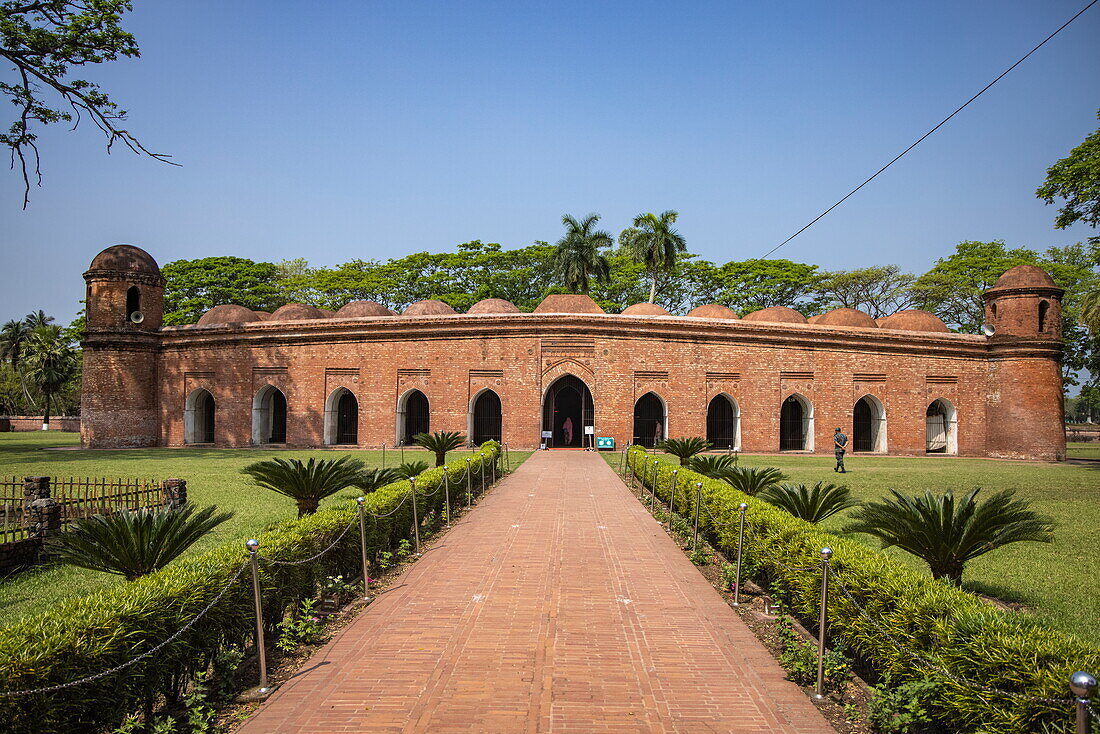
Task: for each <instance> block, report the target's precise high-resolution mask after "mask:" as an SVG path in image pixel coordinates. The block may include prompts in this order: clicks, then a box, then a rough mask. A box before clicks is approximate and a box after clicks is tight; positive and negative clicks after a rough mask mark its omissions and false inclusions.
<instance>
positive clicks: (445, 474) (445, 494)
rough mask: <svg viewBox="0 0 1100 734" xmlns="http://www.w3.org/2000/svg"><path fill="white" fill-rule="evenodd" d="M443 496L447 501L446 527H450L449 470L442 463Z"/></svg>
mask: <svg viewBox="0 0 1100 734" xmlns="http://www.w3.org/2000/svg"><path fill="white" fill-rule="evenodd" d="M443 497H444V499H445V501H446V502H447V527H451V471H450V469H448V468H447V465H446V464H444V465H443Z"/></svg>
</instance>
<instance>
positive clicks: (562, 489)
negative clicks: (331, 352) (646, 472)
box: [239, 451, 833, 734]
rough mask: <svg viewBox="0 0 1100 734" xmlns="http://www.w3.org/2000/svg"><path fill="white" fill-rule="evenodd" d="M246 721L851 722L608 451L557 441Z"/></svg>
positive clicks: (443, 726) (750, 728) (688, 728)
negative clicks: (761, 629)
mask: <svg viewBox="0 0 1100 734" xmlns="http://www.w3.org/2000/svg"><path fill="white" fill-rule="evenodd" d="M239 731H240V732H242V733H244V734H269V733H271V732H279V733H286V734H290V733H291V732H293V733H295V734H328V733H330V732H432V733H433V734H436V733H438V734H444V733H449V732H502V733H509V732H530V733H533V732H562V733H565V732H576V733H577V734H590V733H592V732H832V731H833V730H832V728H831V727H829V726H828V724H826V722H825V720H824V719H823V718H822V717H821V715H820V714H819V713H818V712H817V710H816V709H815V708H814V705H813V704H812V703H811V702H810V701H809V700H808V699H807V697H806V696H805V695H804V694H803V693H802V692H801V691H800V690H798V688H796V687H795V686H794V685H793V684H792V683H789V682H787V681H786V680H785V679H784V676H783V671H782V670H781V669H780V668H779V666H778V665H777V664H776V663H775V661H774V660H773V659H772V658H771V656H770V655H769V654H768V652H767V651H766V650H765V649H764V647H763V646H761V645H760V643H759V642H758V641H757V640H756V638H755V637H753V635H752V633H751V632H750V631H749V629H748V628H747V627H746V626H745V625H744V624H743V623H742V622H741V620H740V619H739V618H738V616H737V615H736V614H735V613H734V612H733V610H732V609H730V608H729V606H727V605H726V603H725V602H724V601H723V600H722V598H721V597H720V596H719V595H718V594H717V593H716V592H715V591H714V590H713V589H712V588H711V587H710V586H709V584H708V583H707V582H706V580H705V579H703V578H702V576H701V575H700V574H699V573H698V571H696V569H695V568H694V566H692V565H691V563H690V562H689V561H688V560H687V558H686V557H685V556H684V554H683V553H682V552H681V551H680V550H679V548H677V547H676V545H675V544H674V543H673V542H672V540H671V539H669V537H668V536H667V535H666V534H665V533H664V531H663V530H662V529H661V526H660V525H658V524H657V522H656V521H655V520H653V519H652V518H651V517H650V515H649V514H648V513H647V512H646V511H645V509H644V508H643V507H642V506H641V505H640V504H639V503H638V501H637V500H636V499H635V498H634V497H633V496H632V495H631V494H630V492H629V491H628V490H627V489H626V487H624V485H623V484H622V482H621V481H620V480H619V479H618V478H617V477H616V476H615V473H614V472H613V471H612V470H611V469H610V468H609V467H608V466H607V464H606V463H605V462H604V460H603V459H602V458H600V457H599V456H596V455H594V454H589V453H578V452H552V451H551V452H545V451H544V452H538V453H536V454H535V455H534V456H532V457H531V458H530V459H528V460H527V461H526V462H525V463H524V464H523V465H522V466H521V467H520V468H519V470H518V471H516V473H515V474H513V475H512V476H511V477H509V478H508V479H507V480H505V481H504V482H503V483H502V484H501V485H500V486H498V487H497V488H496V489H494V490H493V491H492V492H491V493H490V494H489V495H488V496H487V497H486V498H485V499H484V500H483V501H482V502H481V503H480V504H479V505H478V507H477V508H476V509H475V510H474V511H473V512H472V513H471V514H469V515H467V516H466V518H465V519H464V520H463V522H461V523H460V524H458V525H457V526H456V527H455V528H453V529H452V530H451V531H450V532H449V533H448V534H447V535H446V536H444V537H443V540H442V541H441V542H440V543H439V544H438V545H437V546H435V547H434V548H433V549H432V550H430V551H428V552H427V553H425V555H424V557H423V558H422V559H421V560H420V561H419V562H417V563H416V564H414V565H413V566H412V567H411V568H410V570H408V571H407V572H406V573H405V574H404V575H403V576H402V577H401V579H400V581H399V582H398V583H397V584H395V585H394V587H393V588H392V590H391V591H389V592H388V593H386V594H384V595H383V596H382V598H380V599H378V600H377V601H376V602H375V603H374V604H372V605H371V606H370V607H369V608H368V609H367V610H366V611H365V612H364V613H362V614H361V615H360V616H359V617H358V618H357V619H356V620H355V621H354V622H352V623H351V624H350V625H349V626H347V627H346V628H345V629H344V630H343V631H341V632H340V634H339V635H337V637H336V638H335V639H334V640H333V641H332V642H331V643H329V644H328V645H327V646H326V647H325V648H323V649H322V650H320V651H319V652H318V653H317V654H316V655H315V656H314V657H313V658H312V659H311V660H310V661H309V662H308V663H307V664H306V665H305V666H304V667H303V669H302V672H301V673H300V674H299V675H298V676H297V677H296V678H294V679H293V680H292V681H290V682H288V683H284V684H283V686H282V687H281V688H280V689H279V690H278V691H276V693H275V694H274V695H273V696H272V697H271V699H270V700H268V702H267V703H266V704H264V705H263V706H262V707H261V708H260V709H259V711H258V712H257V714H256V715H255V716H254V717H253V718H252V719H250V720H249V721H248V722H247V723H246V724H245V725H244V726H243V727H242V728H241V729H240V730H239Z"/></svg>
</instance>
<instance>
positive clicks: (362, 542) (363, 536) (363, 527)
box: [355, 497, 370, 601]
mask: <svg viewBox="0 0 1100 734" xmlns="http://www.w3.org/2000/svg"><path fill="white" fill-rule="evenodd" d="M355 501H356V502H357V503H359V550H360V552H361V554H362V560H363V601H370V573H368V572H369V571H370V564H369V563H368V562H367V521H366V518H365V517H364V515H363V512H364V510H363V505H364V503H366V501H367V500H366V498H365V497H356V498H355Z"/></svg>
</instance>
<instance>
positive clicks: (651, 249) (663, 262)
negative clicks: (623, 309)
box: [619, 209, 687, 303]
mask: <svg viewBox="0 0 1100 734" xmlns="http://www.w3.org/2000/svg"><path fill="white" fill-rule="evenodd" d="M678 216H680V215H679V213H678V212H675V211H672V210H671V209H669V210H668V211H665V212H661V213H660V214H659V215H658V214H653V213H652V212H650V213H648V214H639V215H638V216H636V217H634V226H633V227H631V228H630V229H624V230H623V231H622V233H621V234H620V235H619V244H620V245H622V246H623V249H625V250H626V251H627V253H629V254H630V255H631V256H632V257H633V258H634V260H635V261H636V262H639V263H641V264H642V265H644V266H645V268H646V270H647V271H648V272H649V277H650V286H649V302H650V303H653V302H654V300H655V299H656V298H657V277H658V276H659V275H660V274H661V273H665V272H668V271H670V270H672V268H673V267H675V266H676V254H677V253H680V252H686V251H687V242H686V241H685V240H684V238H683V236H682V235H681V234H680V233H679V232H677V231H676V230H675V229H673V228H672V224H673V223H674V222H675V221H676V217H678Z"/></svg>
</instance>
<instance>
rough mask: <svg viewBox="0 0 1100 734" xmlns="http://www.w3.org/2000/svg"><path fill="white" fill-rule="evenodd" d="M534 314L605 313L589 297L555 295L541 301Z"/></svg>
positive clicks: (564, 294) (566, 294) (565, 294)
mask: <svg viewBox="0 0 1100 734" xmlns="http://www.w3.org/2000/svg"><path fill="white" fill-rule="evenodd" d="M535 313H606V312H605V311H604V310H603V309H602V308H600V304H598V303H596V302H595V301H593V300H592V297H591V296H583V295H573V294H568V293H556V294H553V295H549V296H547V297H546V298H544V299H542V303H540V304H539V305H538V306H536V307H535Z"/></svg>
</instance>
